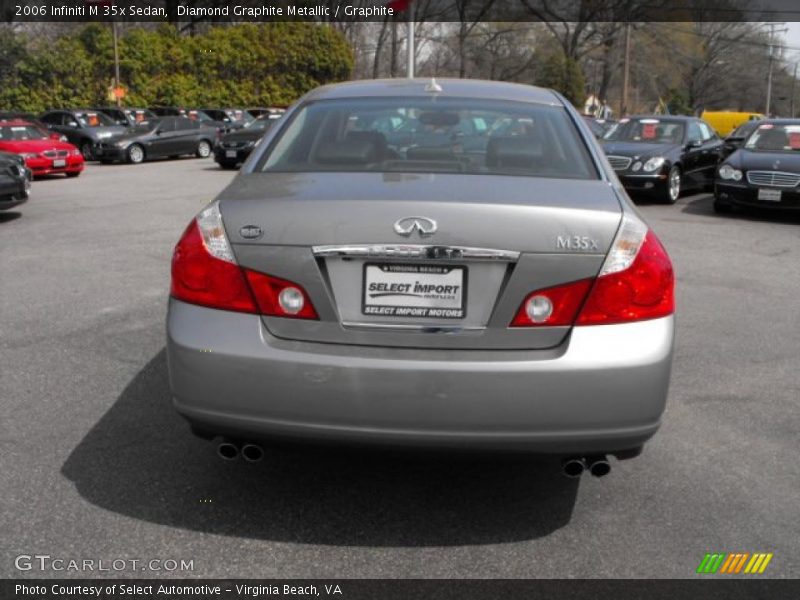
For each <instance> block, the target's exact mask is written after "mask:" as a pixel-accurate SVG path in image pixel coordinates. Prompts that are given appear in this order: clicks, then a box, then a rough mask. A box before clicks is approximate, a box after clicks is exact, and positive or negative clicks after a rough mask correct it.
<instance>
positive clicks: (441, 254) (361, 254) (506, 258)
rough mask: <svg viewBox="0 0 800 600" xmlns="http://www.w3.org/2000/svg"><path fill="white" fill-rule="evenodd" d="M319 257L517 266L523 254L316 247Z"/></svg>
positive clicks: (417, 247) (421, 246)
mask: <svg viewBox="0 0 800 600" xmlns="http://www.w3.org/2000/svg"><path fill="white" fill-rule="evenodd" d="M311 250H312V251H313V252H314V255H315V256H346V257H352V258H403V259H417V260H470V261H492V262H515V261H517V260H518V259H519V252H514V251H512V250H495V249H493V248H471V247H468V246H439V245H425V244H347V245H342V246H313V247H312V248H311Z"/></svg>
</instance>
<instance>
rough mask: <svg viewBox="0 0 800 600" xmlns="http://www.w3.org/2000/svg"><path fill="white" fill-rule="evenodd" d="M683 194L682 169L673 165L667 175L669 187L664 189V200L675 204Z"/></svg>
mask: <svg viewBox="0 0 800 600" xmlns="http://www.w3.org/2000/svg"><path fill="white" fill-rule="evenodd" d="M680 196H681V169H680V167H678V166H676V165H672V168H671V169H670V170H669V175H667V189H666V190H665V191H664V202H665V203H667V204H675V203H676V202H677V201H678V198H680Z"/></svg>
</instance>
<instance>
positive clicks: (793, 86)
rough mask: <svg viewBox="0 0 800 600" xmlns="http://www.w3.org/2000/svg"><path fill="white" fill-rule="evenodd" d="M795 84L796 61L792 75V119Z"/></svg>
mask: <svg viewBox="0 0 800 600" xmlns="http://www.w3.org/2000/svg"><path fill="white" fill-rule="evenodd" d="M796 84H797V63H794V75H793V76H792V118H793V119H794V115H795V112H794V88H795V85H796Z"/></svg>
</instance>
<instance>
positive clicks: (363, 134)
mask: <svg viewBox="0 0 800 600" xmlns="http://www.w3.org/2000/svg"><path fill="white" fill-rule="evenodd" d="M256 170H262V171H266V172H319V171H356V172H406V173H465V174H488V175H523V176H531V177H555V178H569V179H596V178H597V177H598V175H597V172H596V170H595V168H594V166H593V163H592V160H591V158H590V156H589V154H588V150H587V148H586V146H585V144H584V142H583V140H582V138H581V137H580V135H579V134H578V132H577V129H576V127H575V124H574V123H573V122H572V120H571V118H570V117H569V115H568V114H567V112H566V110H565V109H564V108H563V107H557V106H548V105H536V104H528V103H521V102H507V101H495V100H475V99H466V98H441V97H439V98H437V97H430V98H419V97H413V98H397V97H395V98H349V99H346V100H324V101H319V102H311V103H308V104H306V105H305V106H303V107H301V108H300V109H299V110H298V111H297V112H295V113H294V114H293V115H292V119H291V121H290V122H289V123H288V124H287V125H286V126H285V127H284V128H283V129H282V131H281V132H280V133H279V134H278V137H277V139H275V140H273V142H272V144H271V146H270V148H269V149H268V151H267V153H266V154H265V155H264V156H262V157H261V159H260V161H259V164H258V165H257V166H256Z"/></svg>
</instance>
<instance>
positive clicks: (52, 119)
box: [0, 107, 283, 210]
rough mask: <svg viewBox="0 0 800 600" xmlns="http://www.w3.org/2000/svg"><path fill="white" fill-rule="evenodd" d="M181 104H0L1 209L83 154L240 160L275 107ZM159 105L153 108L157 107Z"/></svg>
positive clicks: (71, 172) (77, 164) (230, 164)
mask: <svg viewBox="0 0 800 600" xmlns="http://www.w3.org/2000/svg"><path fill="white" fill-rule="evenodd" d="M252 110H253V111H254V112H255V113H256V114H257V116H253V115H252V114H251V113H250V112H249V111H246V110H243V109H233V108H231V109H203V110H195V109H189V110H183V109H178V108H169V107H158V108H156V109H154V110H151V109H149V108H135V107H125V108H118V107H96V108H87V109H59V110H50V111H47V112H45V113H44V114H42V115H41V116H39V117H37V116H36V115H32V114H29V113H22V112H12V111H5V112H0V210H7V209H9V208H11V207H14V206H18V205H19V204H22V203H23V202H25V201H26V200H27V198H28V193H29V190H30V186H31V181H32V179H33V178H34V177H41V176H46V175H61V174H63V175H66V176H67V177H77V176H79V175H80V174H81V173H82V172H83V170H84V168H85V164H86V161H89V160H95V161H99V162H101V163H104V164H109V163H113V162H123V163H131V164H138V163H141V162H143V161H145V160H150V159H157V158H178V157H180V156H186V155H190V156H197V157H198V158H207V157H209V156H211V155H212V154H214V156H215V159H216V160H217V162H218V163H219V164H220V166H221V167H223V168H234V167H236V166H238V165H239V164H241V163H242V162H244V160H246V158H247V156H248V155H249V153H250V151H251V150H252V149H253V148H254V147H255V145H256V144H257V143H258V141H259V140H260V139H261V138H262V137H263V136H264V133H265V132H266V131H267V129H269V127H270V126H271V125H272V123H274V122H275V120H276V119H278V118H280V116H281V115H282V114H283V109H280V108H259V109H252ZM159 113H160V114H159Z"/></svg>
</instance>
